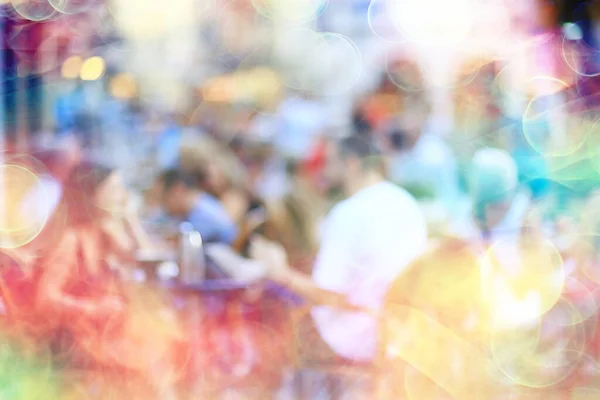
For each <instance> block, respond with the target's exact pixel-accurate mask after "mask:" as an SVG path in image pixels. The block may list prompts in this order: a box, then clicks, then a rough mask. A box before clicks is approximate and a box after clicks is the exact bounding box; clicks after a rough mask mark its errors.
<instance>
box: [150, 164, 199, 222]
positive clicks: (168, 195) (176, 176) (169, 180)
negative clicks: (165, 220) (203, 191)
mask: <svg viewBox="0 0 600 400" xmlns="http://www.w3.org/2000/svg"><path fill="white" fill-rule="evenodd" d="M159 181H160V187H161V192H162V194H161V199H162V206H163V209H164V211H165V212H166V213H167V214H169V215H172V216H176V217H184V216H186V215H187V214H188V213H189V212H190V211H191V209H192V207H193V201H194V198H195V195H196V194H197V193H198V188H197V184H196V179H195V178H194V177H193V176H192V175H190V174H187V173H185V172H183V171H181V170H178V169H170V170H167V171H165V172H163V173H162V175H161V176H160V179H159Z"/></svg>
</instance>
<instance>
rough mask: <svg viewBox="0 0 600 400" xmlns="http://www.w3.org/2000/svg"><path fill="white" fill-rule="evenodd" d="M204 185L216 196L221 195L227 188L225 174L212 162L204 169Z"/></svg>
mask: <svg viewBox="0 0 600 400" xmlns="http://www.w3.org/2000/svg"><path fill="white" fill-rule="evenodd" d="M206 183H207V184H208V190H209V191H211V192H213V193H214V194H216V195H220V194H222V193H223V191H224V190H225V189H226V187H227V179H226V177H225V174H224V173H223V171H222V170H221V168H219V165H217V163H216V162H214V161H213V162H211V163H209V164H208V166H207V168H206Z"/></svg>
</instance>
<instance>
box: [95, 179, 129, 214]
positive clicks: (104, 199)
mask: <svg viewBox="0 0 600 400" xmlns="http://www.w3.org/2000/svg"><path fill="white" fill-rule="evenodd" d="M128 199H129V193H128V191H127V188H126V187H125V184H124V183H123V178H122V177H121V175H120V174H119V173H117V172H113V173H112V174H111V175H110V176H109V177H108V178H106V179H105V180H104V182H102V184H100V186H99V187H98V190H97V191H96V196H95V199H94V202H95V204H96V206H97V207H98V208H100V209H101V210H104V211H107V212H109V213H111V214H119V213H124V212H125V210H126V207H127V201H128Z"/></svg>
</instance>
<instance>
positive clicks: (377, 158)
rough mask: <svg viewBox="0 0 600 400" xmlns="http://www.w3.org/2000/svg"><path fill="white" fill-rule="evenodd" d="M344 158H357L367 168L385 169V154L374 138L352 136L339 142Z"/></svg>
mask: <svg viewBox="0 0 600 400" xmlns="http://www.w3.org/2000/svg"><path fill="white" fill-rule="evenodd" d="M339 149H340V155H341V156H342V158H343V159H348V158H357V159H359V160H360V161H361V164H362V166H363V168H365V169H383V167H384V162H383V154H382V153H381V150H380V149H379V147H378V146H377V145H376V144H375V143H374V142H373V140H372V139H369V138H366V137H359V136H350V137H347V138H345V139H342V140H341V141H340V143H339Z"/></svg>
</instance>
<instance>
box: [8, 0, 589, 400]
mask: <svg viewBox="0 0 600 400" xmlns="http://www.w3.org/2000/svg"><path fill="white" fill-rule="evenodd" d="M592 9H595V8H593V7H592ZM542 14H543V16H544V17H545V18H546V19H544V18H542V21H546V20H548V21H550V20H553V19H555V18H556V16H555V15H553V8H552V7H550V6H548V8H543V7H542ZM553 27H554V24H551V23H548V24H547V26H545V25H544V24H541V25H540V26H539V31H537V32H536V33H535V35H532V36H533V40H532V41H530V42H527V43H528V44H527V46H529V47H527V46H524V47H525V50H524V51H523V53H526V55H527V56H532V54H533V55H534V56H536V57H538V56H539V57H546V58H545V59H544V60H545V61H540V62H530V63H528V61H527V60H525V61H524V64H526V65H530V66H532V67H531V68H533V70H534V71H533V72H531V71H530V72H527V71H526V72H522V71H521V70H518V68H517V69H516V70H515V71H513V69H512V68H513V67H514V64H512V63H509V64H508V65H504V64H502V63H501V62H496V61H489V62H485V63H484V62H480V60H477V62H474V63H469V64H468V66H465V67H464V68H465V69H464V70H462V69H461V71H460V72H461V74H460V78H459V82H457V83H456V85H455V87H453V88H452V90H451V91H450V92H451V93H452V99H451V103H452V110H453V113H452V118H450V119H449V120H448V121H445V122H442V123H440V121H439V119H436V117H437V116H436V115H434V114H435V113H434V109H435V107H434V103H435V102H434V99H433V98H431V97H430V93H429V92H428V91H426V90H424V89H423V88H424V86H425V84H424V83H423V82H424V80H425V78H424V77H423V76H422V75H420V73H421V72H420V68H419V66H418V65H417V64H418V63H416V62H412V61H408V60H401V61H399V62H398V65H396V66H395V67H394V69H393V70H394V71H396V72H393V73H390V71H386V73H384V74H382V77H381V80H380V82H379V84H378V85H377V86H376V87H375V88H374V89H373V90H371V91H369V92H367V93H364V94H363V95H361V96H359V97H357V98H353V103H352V104H353V105H352V110H351V115H350V118H349V121H348V124H347V125H346V126H342V127H340V126H338V125H334V124H332V123H331V116H330V114H329V113H328V109H327V107H326V105H325V104H324V100H323V98H322V97H319V96H315V95H314V94H312V93H309V92H307V91H303V90H291V89H289V90H285V93H282V96H281V99H280V101H279V102H278V103H277V105H276V107H274V108H273V109H272V110H269V111H267V110H266V109H263V108H259V107H257V106H256V105H255V104H254V105H253V104H229V103H226V102H215V101H211V99H208V98H203V97H202V92H200V93H197V94H196V97H195V98H194V100H193V101H192V102H191V104H193V107H191V109H189V110H179V112H178V113H171V114H169V113H166V112H164V111H162V110H161V109H159V108H156V107H152V106H150V105H148V104H146V103H142V102H140V101H139V99H137V100H136V99H128V100H125V99H120V98H117V97H113V96H110V95H107V96H106V97H105V98H104V99H103V101H102V102H101V104H100V106H98V107H96V110H100V111H101V112H96V113H91V112H89V109H88V108H86V107H84V106H83V103H84V101H83V97H82V96H83V95H82V90H83V89H82V87H80V86H77V87H75V88H74V89H73V90H72V91H71V92H69V93H67V94H65V95H64V96H62V97H60V98H58V99H57V101H56V104H55V109H54V111H55V115H54V120H55V121H54V122H55V125H56V126H55V129H54V130H55V132H53V133H52V134H44V133H40V134H38V135H36V136H35V138H36V139H35V140H32V143H29V148H28V149H27V150H26V151H19V152H17V151H5V152H3V154H2V157H3V160H2V165H1V166H0V175H1V177H2V181H1V184H2V185H3V190H4V193H5V195H4V196H3V198H2V199H0V202H1V203H0V221H1V222H2V229H1V230H0V235H1V236H0V244H1V246H0V247H1V248H2V267H3V268H2V270H1V271H0V273H1V276H0V299H1V300H2V301H1V303H0V305H1V308H0V315H1V317H2V318H1V319H0V335H2V336H3V340H4V341H5V343H7V346H5V347H0V371H2V372H0V380H1V381H5V382H4V383H1V384H0V398H4V397H6V398H7V399H11V400H12V399H19V400H30V399H34V398H37V399H46V398H48V399H67V400H69V399H74V400H76V399H81V398H90V399H101V400H104V399H125V398H127V399H131V400H132V399H169V400H171V399H173V400H176V399H187V398H190V399H192V398H202V399H213V398H214V399H217V398H230V397H226V396H233V397H232V398H252V399H269V398H281V399H288V398H290V399H291V398H310V399H312V398H315V399H316V398H333V397H334V395H337V396H341V398H357V399H371V398H383V399H388V398H389V399H392V398H393V399H396V398H407V399H424V400H429V399H431V400H438V399H440V400H441V399H447V398H454V399H465V400H479V399H538V398H539V399H546V398H557V399H558V398H560V399H567V398H570V399H587V398H590V399H594V398H599V397H598V396H599V394H600V363H599V362H600V359H599V357H600V354H599V353H598V351H599V348H598V336H597V328H598V326H599V321H598V315H599V314H598V311H599V307H598V305H599V303H598V301H600V271H599V262H600V241H599V240H598V238H597V235H598V229H599V228H600V209H599V207H600V191H599V187H600V186H599V185H598V182H599V179H600V176H599V174H600V163H598V145H599V144H600V142H598V140H597V137H598V134H597V124H598V119H599V117H600V113H599V112H598V108H597V100H596V97H595V96H594V93H590V91H593V90H592V89H590V88H592V87H593V85H594V83H595V82H596V81H594V78H595V76H596V75H597V74H595V73H594V71H596V70H597V68H598V57H595V56H594V57H592V55H594V54H596V53H595V52H597V51H596V50H593V47H592V44H593V43H592V42H593V40H592V41H591V42H590V47H589V48H586V49H581V48H571V47H569V46H568V43H567V41H566V40H565V39H564V37H565V35H566V33H564V32H557V31H556V29H554V28H553ZM566 43H567V44H566ZM557 49H558V50H560V51H558V50H557ZM557 51H558V52H557ZM571 52H572V53H571ZM573 54H575V55H579V56H578V57H577V58H578V61H577V63H575V61H574V60H575V55H573ZM582 54H583V55H582ZM532 57H533V56H532ZM514 59H518V56H514ZM582 60H583V61H582ZM513 61H514V60H513ZM521 61H522V60H521ZM515 62H516V61H515ZM517 70H518V71H517ZM584 70H585V71H587V72H585V73H584V72H582V71H584ZM519 73H522V75H524V76H522V75H519ZM507 76H509V77H510V79H508V78H507ZM409 84H410V87H409ZM415 88H420V89H415ZM421 89H422V90H421ZM182 222H187V223H188V224H189V226H191V229H192V230H193V231H194V232H197V233H198V234H199V237H200V238H201V239H200V242H201V243H200V244H201V246H202V247H203V254H202V258H203V260H202V261H199V260H195V261H196V262H197V263H198V264H202V265H204V264H205V263H207V264H209V267H208V269H207V272H206V277H205V280H204V282H194V283H189V282H187V283H186V282H179V281H178V279H177V275H178V273H179V274H182V273H183V264H182V263H183V261H182V258H181V254H179V255H178V252H180V249H181V240H182V239H181V232H180V227H181V225H180V224H181V223H182ZM196 244H198V243H196ZM173 264H175V265H174V270H175V272H172V270H173V268H171V269H170V267H173ZM145 265H151V266H152V268H151V269H152V270H153V271H155V274H156V275H157V276H152V273H151V272H149V269H148V268H144V266H145ZM156 271H157V272H156ZM207 282H208V283H207ZM211 282H212V283H211ZM211 285H212V286H211ZM314 371H319V372H320V373H321V375H319V374H317V375H315V376H313V375H310V374H308V375H310V376H308V377H307V372H309V373H310V372H314ZM356 374H358V377H359V378H361V379H362V378H365V377H366V378H365V379H364V380H365V382H362V381H361V379H354V378H348V376H355V375H356ZM307 380H308V381H311V380H312V381H315V382H317V384H316V385H317V386H319V388H315V387H309V388H306V386H310V385H307V384H306V381H307ZM332 382H333V383H332ZM33 383H35V384H33ZM313 386H314V385H313ZM329 386H335V388H329ZM324 387H328V389H327V390H325V389H323V390H319V389H322V388H324ZM84 396H87V397H84ZM235 396H238V397H235Z"/></svg>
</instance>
